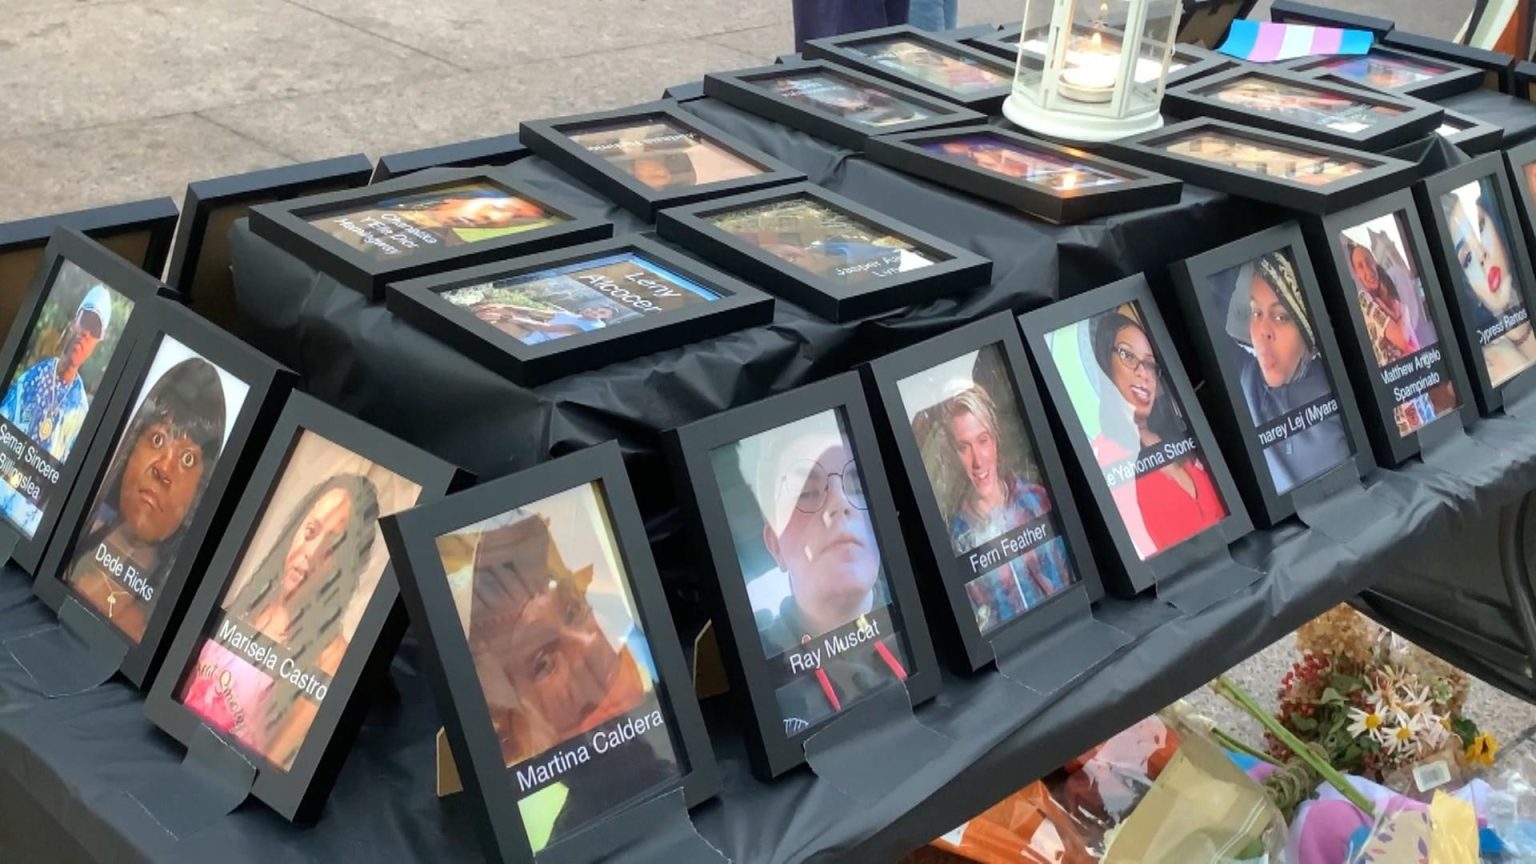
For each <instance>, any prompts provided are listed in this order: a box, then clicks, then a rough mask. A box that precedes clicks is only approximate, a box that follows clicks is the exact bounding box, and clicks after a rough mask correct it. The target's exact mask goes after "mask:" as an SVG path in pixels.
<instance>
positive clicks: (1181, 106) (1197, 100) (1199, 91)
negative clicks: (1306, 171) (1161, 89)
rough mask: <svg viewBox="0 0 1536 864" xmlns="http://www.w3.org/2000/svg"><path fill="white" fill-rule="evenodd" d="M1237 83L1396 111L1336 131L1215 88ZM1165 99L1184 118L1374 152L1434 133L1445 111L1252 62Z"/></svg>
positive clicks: (1182, 88)
mask: <svg viewBox="0 0 1536 864" xmlns="http://www.w3.org/2000/svg"><path fill="white" fill-rule="evenodd" d="M1239 81H1253V82H1262V83H1268V84H1273V85H1278V86H1284V87H1295V88H1298V89H1303V90H1312V91H1314V92H1315V93H1317V94H1319V95H1321V96H1330V97H1339V98H1344V99H1351V100H1354V101H1355V102H1357V103H1359V104H1363V105H1368V106H1370V107H1372V108H1379V109H1383V110H1391V111H1394V112H1398V113H1397V115H1396V116H1394V117H1392V118H1391V119H1384V120H1382V121H1381V122H1379V123H1377V124H1375V125H1374V126H1371V127H1369V128H1366V129H1334V128H1330V127H1329V126H1325V125H1322V124H1320V123H1303V122H1300V121H1296V120H1292V119H1288V118H1286V117H1282V116H1279V115H1277V114H1273V113H1270V112H1268V111H1261V110H1253V109H1249V108H1243V107H1239V106H1236V105H1232V104H1229V103H1226V102H1223V101H1222V100H1221V99H1219V98H1217V97H1216V96H1215V95H1213V93H1214V91H1216V90H1218V89H1220V88H1222V87H1225V86H1228V85H1231V84H1234V83H1236V82H1239ZM1163 101H1164V104H1165V105H1167V107H1168V110H1169V111H1170V112H1172V113H1173V114H1175V115H1177V116H1180V117H1214V118H1216V119H1218V120H1229V121H1232V122H1234V123H1240V124H1243V125H1246V126H1251V127H1254V128H1256V129H1268V130H1270V131H1273V132H1283V133H1285V134H1288V135H1296V136H1299V137H1303V138H1310V139H1312V140H1314V141H1320V142H1323V143H1325V144H1335V145H1338V146H1340V147H1352V148H1355V149H1359V150H1369V151H1372V152H1380V151H1383V150H1388V149H1391V148H1393V147H1396V146H1398V145H1401V144H1406V143H1408V142H1410V141H1416V140H1418V139H1419V138H1422V137H1424V136H1425V135H1430V134H1433V133H1434V131H1435V129H1436V127H1438V126H1439V125H1440V118H1441V116H1442V115H1443V112H1444V109H1442V108H1440V106H1438V105H1432V104H1430V103H1428V102H1423V101H1421V100H1417V99H1415V100H1412V101H1410V100H1405V99H1399V98H1397V97H1395V96H1392V95H1390V94H1388V93H1385V92H1383V91H1379V90H1371V89H1366V88H1360V87H1345V86H1341V85H1338V84H1335V83H1332V82H1330V81H1327V80H1324V79H1320V78H1314V77H1308V76H1305V75H1299V74H1294V73H1288V72H1283V71H1278V70H1270V69H1266V68H1262V67H1257V66H1251V65H1245V66H1241V67H1238V68H1236V69H1229V70H1227V71H1225V72H1217V73H1215V74H1213V75H1207V76H1205V77H1203V78H1200V79H1198V80H1195V81H1188V82H1185V83H1183V84H1180V85H1178V86H1175V87H1169V88H1168V90H1167V92H1166V93H1165V94H1164V95H1163Z"/></svg>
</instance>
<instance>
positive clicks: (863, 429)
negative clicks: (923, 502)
mask: <svg viewBox="0 0 1536 864" xmlns="http://www.w3.org/2000/svg"><path fill="white" fill-rule="evenodd" d="M828 411H835V412H841V415H842V419H843V422H844V423H845V424H846V425H845V428H844V434H845V435H846V439H847V443H848V444H849V445H850V446H851V447H852V448H853V452H854V457H855V458H856V459H858V460H860V462H861V463H862V464H863V465H864V466H865V467H864V468H863V469H862V470H861V471H860V476H861V477H862V478H863V481H864V490H865V497H866V500H867V502H868V507H869V513H870V522H871V525H872V527H873V529H874V533H875V537H876V541H877V543H878V544H879V549H880V555H881V559H882V565H883V566H882V569H883V570H884V572H885V574H886V580H887V583H888V588H889V594H890V606H892V607H894V609H895V610H896V613H897V614H899V616H900V620H901V626H900V630H899V631H898V632H900V633H901V634H902V636H903V638H904V639H905V641H906V645H907V650H908V655H909V656H908V662H909V664H910V667H911V668H910V669H909V670H908V674H907V675H906V679H905V680H904V681H901V680H897V681H891V682H888V683H886V684H884V685H882V686H880V687H879V688H877V689H876V690H875V691H874V692H871V693H866V694H863V695H862V696H861V697H860V698H859V699H858V700H857V701H856V702H855V703H854V704H852V705H849V706H848V707H847V708H844V709H842V710H840V711H838V712H837V714H835V715H834V716H832V717H831V718H828V719H826V720H824V721H822V722H821V723H820V724H819V725H816V726H811V727H809V728H807V729H802V730H800V731H797V732H793V733H791V732H789V731H788V730H787V729H785V726H786V724H785V722H784V719H783V717H782V715H781V712H780V710H779V706H778V704H777V701H776V696H775V691H774V688H773V682H772V681H771V679H770V674H769V668H768V662H769V658H766V657H765V656H764V649H763V645H762V642H761V637H760V636H759V635H758V630H757V624H756V622H755V620H754V615H753V612H752V609H751V608H750V599H749V597H748V595H747V589H746V583H745V582H744V581H743V578H742V568H741V564H740V562H739V560H738V558H737V556H736V550H735V544H734V540H733V539H732V537H731V536H730V526H729V524H728V522H727V520H726V516H725V504H724V501H723V496H722V495H721V493H720V487H719V483H718V478H717V477H716V475H715V472H714V469H713V467H712V463H711V458H710V453H711V451H713V450H715V449H717V448H719V447H725V446H730V445H732V444H734V443H735V442H737V441H741V440H743V439H745V438H749V437H751V436H753V435H757V434H759V433H762V432H765V431H768V430H771V429H777V428H779V427H781V426H784V425H786V424H789V423H793V422H796V421H798V420H802V419H804V418H807V417H812V416H815V415H818V414H821V413H824V412H828ZM662 440H663V444H664V447H665V450H666V453H667V457H668V461H669V462H670V463H671V465H672V469H673V473H674V477H675V479H676V485H677V490H678V494H679V497H680V500H682V501H683V502H684V505H683V506H684V510H685V512H686V514H687V515H686V518H687V519H688V520H689V524H690V526H691V531H692V532H693V536H694V538H695V548H696V550H697V553H696V554H697V556H698V560H699V561H700V562H704V563H703V566H704V567H706V568H712V571H713V574H714V579H713V580H712V581H715V582H716V583H717V586H716V587H714V588H712V589H710V590H708V591H706V592H705V593H706V594H707V596H708V598H709V603H710V604H711V607H710V608H711V620H712V621H713V623H714V626H715V629H716V633H717V638H718V639H719V640H720V647H721V655H722V659H724V661H725V666H726V670H727V672H728V673H729V676H730V682H731V688H730V692H731V697H732V700H733V701H734V702H735V708H736V715H737V716H738V717H740V718H741V723H740V725H741V726H742V729H743V733H744V737H745V739H746V744H747V752H748V756H749V757H750V760H749V761H750V762H751V766H752V771H753V773H754V774H755V775H757V776H758V777H759V778H761V779H763V780H765V781H766V780H772V779H774V778H775V777H778V776H779V775H781V774H784V773H785V772H787V771H790V770H791V769H794V768H797V767H799V766H800V765H801V764H807V765H809V766H810V769H811V771H812V772H814V773H815V774H816V775H817V776H818V777H820V778H822V779H823V780H826V781H827V782H828V783H830V784H832V785H833V786H834V787H836V788H837V789H839V790H840V791H842V792H843V793H845V794H846V795H848V796H849V797H851V798H853V799H855V800H873V799H876V798H878V797H880V796H882V795H884V794H886V793H888V792H889V790H890V789H891V788H893V787H894V786H897V785H900V783H901V782H902V781H903V780H905V779H906V778H908V777H910V776H911V775H912V774H913V773H914V772H916V771H918V770H920V768H921V766H922V765H924V764H926V763H927V762H929V761H931V759H933V758H936V757H937V756H938V755H939V754H940V753H942V752H943V751H944V749H946V748H947V747H948V746H949V744H950V739H949V738H947V737H946V736H944V735H942V734H940V733H938V732H936V731H934V730H932V729H930V728H928V727H927V726H924V725H923V724H922V723H920V722H918V720H917V717H916V715H915V714H913V712H912V709H913V706H915V705H917V704H920V703H922V702H925V701H927V700H929V699H932V698H933V697H934V696H935V695H936V694H937V693H938V690H939V687H940V677H939V676H940V672H939V668H938V659H937V657H936V655H935V654H934V650H933V643H932V642H931V641H930V640H929V635H928V627H927V623H926V622H925V620H924V616H923V610H922V604H921V602H920V600H919V597H918V591H917V586H916V582H915V579H914V578H913V574H912V572H911V569H910V565H909V563H908V559H907V554H906V545H905V541H904V539H903V537H902V532H901V529H900V524H899V522H898V518H897V514H896V505H895V502H894V500H893V499H892V497H891V491H890V487H889V486H888V485H887V483H886V479H885V476H884V474H883V472H881V471H878V470H869V468H870V467H877V466H882V465H883V462H882V460H881V457H880V451H879V443H878V439H877V437H876V434H875V428H874V423H873V422H872V421H871V419H870V414H869V408H868V404H867V403H866V402H865V398H864V390H863V385H862V383H861V382H860V380H859V375H858V374H857V373H855V372H845V373H843V374H841V375H836V376H833V377H831V378H827V379H825V380H822V381H819V382H817V383H814V384H808V385H806V386H803V387H799V388H797V389H795V390H791V391H789V392H787V393H781V394H779V395H776V396H771V397H769V398H767V399H764V400H761V401H759V402H755V403H752V404H750V405H745V406H742V407H738V408H735V409H733V410H731V411H728V412H726V413H724V414H719V415H716V416H714V417H709V418H705V419H703V420H699V421H696V422H694V423H691V424H689V425H687V426H683V427H680V428H678V429H674V430H671V431H669V432H667V433H666V434H665V436H664V437H663V439H662ZM897 685H900V686H897Z"/></svg>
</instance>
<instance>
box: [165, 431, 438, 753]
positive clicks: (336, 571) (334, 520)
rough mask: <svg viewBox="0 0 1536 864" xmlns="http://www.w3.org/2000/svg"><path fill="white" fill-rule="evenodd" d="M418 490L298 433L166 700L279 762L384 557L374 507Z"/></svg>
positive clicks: (382, 509) (309, 716) (327, 681)
mask: <svg viewBox="0 0 1536 864" xmlns="http://www.w3.org/2000/svg"><path fill="white" fill-rule="evenodd" d="M420 494H421V487H420V486H418V485H417V484H415V483H412V482H411V481H409V480H407V479H405V478H404V477H401V476H399V475H398V474H395V473H394V472H392V471H390V470H389V469H387V468H385V467H383V466H381V465H378V464H376V463H374V462H372V461H370V460H368V459H365V458H363V457H362V456H359V455H357V454H355V453H353V452H351V451H350V450H347V449H346V448H345V447H342V446H341V445H339V444H336V443H334V442H332V441H330V440H328V439H326V438H324V437H322V436H320V435H318V434H316V433H314V432H310V431H308V430H304V431H302V432H300V434H299V435H298V436H297V439H296V441H295V442H294V444H293V446H292V449H291V450H290V451H289V455H288V461H287V463H286V464H285V465H284V466H283V470H282V472H281V474H280V476H279V478H278V480H277V484H276V487H275V488H274V489H273V490H272V493H271V495H270V497H269V498H268V500H267V503H266V506H265V508H264V510H263V511H262V514H261V516H260V517H259V519H258V520H257V525H256V528H255V530H254V531H253V532H252V533H251V535H250V538H249V542H248V544H247V545H246V547H245V552H244V554H243V556H242V558H241V560H240V562H239V564H238V565H236V568H235V573H234V578H233V579H231V580H230V581H229V583H228V586H227V587H226V588H225V590H224V596H223V598H222V599H221V601H220V602H219V608H218V610H216V612H215V614H214V615H213V616H212V620H211V621H209V622H208V626H207V629H206V630H205V631H204V635H203V641H202V644H201V645H200V647H199V649H198V651H197V653H196V654H195V655H194V656H193V658H192V661H191V663H190V665H189V666H188V668H187V669H185V670H184V671H183V672H182V677H181V681H180V683H178V685H177V687H176V692H175V697H174V698H175V699H176V701H178V702H180V703H182V704H184V705H186V706H187V708H188V709H190V710H191V711H192V712H193V713H194V714H196V715H198V717H200V718H201V719H202V720H203V722H205V723H207V724H208V725H209V726H211V727H213V728H214V729H217V730H219V731H220V732H223V733H225V734H227V735H229V736H230V737H231V738H233V739H234V740H236V741H239V742H240V743H241V744H242V745H244V746H245V747H247V748H249V749H250V750H251V751H252V752H253V753H256V754H258V755H260V756H261V757H262V758H264V759H266V761H267V762H269V763H271V764H272V765H273V766H274V767H276V768H277V769H278V770H279V771H287V770H289V769H290V768H291V767H292V766H293V761H294V759H295V758H296V757H297V756H298V754H299V751H300V750H301V749H302V747H303V745H304V742H305V740H306V739H307V738H308V736H309V731H310V727H311V726H312V725H313V724H314V722H315V718H316V717H317V716H318V715H319V712H320V706H321V704H322V703H323V702H324V701H325V697H326V694H327V692H328V691H329V689H330V685H331V680H332V678H333V677H334V676H335V675H336V673H337V671H338V670H339V669H340V668H341V665H342V663H343V661H344V660H345V659H346V657H347V655H348V652H349V649H350V648H351V644H352V636H353V634H354V633H355V632H356V630H357V626H358V622H359V621H361V620H362V617H363V613H364V612H365V611H366V610H367V608H368V604H369V602H370V601H371V600H372V599H373V595H374V591H375V590H376V589H377V588H378V585H379V579H380V577H382V576H383V574H384V568H385V566H387V565H388V563H389V553H388V551H387V550H386V549H385V548H384V540H383V538H382V537H381V536H380V535H379V526H378V522H379V517H380V516H382V515H388V514H391V513H396V512H399V511H401V510H404V509H406V508H409V507H412V506H414V505H415V503H416V499H417V497H418V496H420ZM209 578H213V577H209ZM372 647H373V646H371V645H364V646H360V648H361V650H364V651H367V650H371V649H372Z"/></svg>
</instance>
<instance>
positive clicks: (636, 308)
mask: <svg viewBox="0 0 1536 864" xmlns="http://www.w3.org/2000/svg"><path fill="white" fill-rule="evenodd" d="M385 304H386V305H387V306H388V307H389V309H390V311H392V312H394V313H395V314H396V315H399V316H400V317H401V318H403V319H404V320H406V321H408V322H410V323H411V324H412V325H413V326H415V327H416V328H417V329H419V330H422V331H423V332H426V333H429V334H431V335H433V336H435V337H437V338H438V339H440V340H442V341H443V342H444V343H446V344H448V345H452V346H454V347H455V348H458V349H459V350H461V351H463V352H464V353H465V354H466V355H468V356H469V357H472V358H474V359H475V360H476V361H477V362H479V363H480V364H482V365H484V366H486V367H487V368H489V369H493V370H495V371H496V372H498V373H500V374H502V375H505V376H506V377H507V378H508V379H510V380H512V381H515V382H517V383H518V384H522V385H524V386H534V385H537V384H542V383H544V382H546V381H552V380H554V379H556V378H560V377H564V376H566V375H572V374H575V373H577V372H584V371H586V370H588V369H595V368H597V367H599V366H605V365H607V364H609V363H616V362H619V361H621V360H628V359H630V358H633V357H640V356H644V355H646V354H652V353H655V352H657V351H664V350H667V349H670V348H676V347H679V346H681V345H685V344H688V343H690V342H697V341H701V340H703V339H708V338H710V337H713V336H719V335H722V334H725V333H729V332H731V331H733V330H739V329H741V328H743V327H753V326H756V325H759V324H767V323H768V322H769V321H772V320H773V298H772V297H770V296H768V295H767V294H764V293H762V292H761V291H758V290H757V289H756V288H753V287H752V286H750V285H748V284H746V283H744V282H742V281H740V280H737V279H734V278H732V277H730V276H727V275H726V274H724V273H722V272H720V271H719V270H716V269H714V268H713V267H708V266H706V265H704V264H700V263H698V262H697V261H694V260H693V259H691V258H689V257H687V256H685V255H683V254H681V253H679V252H676V251H673V250H672V249H671V248H669V247H666V246H663V245H661V244H660V243H657V242H656V241H654V240H650V239H647V238H645V237H642V236H640V235H630V236H628V237H625V238H622V239H619V240H600V241H598V242H596V243H585V244H582V245H580V246H573V247H571V248H569V249H561V250H559V251H556V252H546V253H544V254H543V255H531V256H527V257H523V258H518V259H516V260H513V261H507V262H505V263H500V264H486V265H482V266H480V267H472V268H470V269H468V270H454V271H452V272H449V273H444V274H442V275H439V276H426V277H423V278H421V279H412V280H409V281H406V282H396V283H394V284H391V285H390V286H389V290H388V293H387V294H386V295H385Z"/></svg>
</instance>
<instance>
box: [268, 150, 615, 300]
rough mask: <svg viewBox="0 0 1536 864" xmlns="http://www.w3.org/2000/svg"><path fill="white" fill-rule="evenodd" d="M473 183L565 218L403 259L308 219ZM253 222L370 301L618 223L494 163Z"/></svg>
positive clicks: (303, 203)
mask: <svg viewBox="0 0 1536 864" xmlns="http://www.w3.org/2000/svg"><path fill="white" fill-rule="evenodd" d="M470 183H483V184H489V185H492V186H496V187H498V188H500V189H502V190H504V191H506V192H507V193H509V194H510V195H514V196H516V197H517V198H520V199H522V200H524V201H528V202H530V203H532V204H534V205H536V206H538V207H539V209H540V210H542V211H543V212H545V213H548V214H552V215H556V216H560V217H562V218H563V219H564V221H562V222H560V223H559V224H555V225H549V226H545V227H540V228H532V229H529V230H524V231H519V232H516V233H513V234H508V235H505V236H501V237H495V238H491V239H485V240H479V241H476V242H472V243H466V244H464V245H462V246H448V247H444V248H439V249H418V250H417V251H415V252H412V253H409V254H406V255H402V256H400V260H398V261H388V260H382V259H379V258H375V257H373V256H371V255H370V254H368V253H366V252H363V251H360V250H357V249H353V248H352V247H350V246H348V245H347V244H346V243H343V242H342V241H340V240H338V239H336V238H335V237H332V236H330V235H328V234H326V233H324V232H322V231H320V230H319V229H318V228H315V227H314V226H313V225H311V224H310V223H309V222H308V221H307V219H309V218H311V217H316V218H318V217H320V216H321V215H323V214H326V213H345V212H347V211H348V210H349V209H352V208H356V209H362V208H365V207H367V206H368V205H369V204H371V203H373V202H376V201H381V200H385V199H389V198H394V197H400V196H403V195H411V194H422V193H429V192H432V191H434V190H437V189H448V188H452V187H456V186H462V185H465V184H470ZM250 219H251V223H250V224H251V231H253V232H254V233H255V234H256V236H258V237H261V238H263V239H265V240H269V241H271V242H272V243H274V244H276V245H277V246H278V248H280V249H282V250H283V251H285V252H287V253H288V254H290V255H293V256H294V257H296V258H298V259H299V260H301V261H303V262H305V263H306V264H309V265H310V266H312V267H315V268H317V269H319V270H321V271H324V272H325V273H327V274H329V275H331V276H332V277H333V278H335V279H336V281H338V282H340V283H341V284H342V285H345V286H346V287H348V288H351V289H352V290H354V291H357V292H359V293H361V294H362V295H363V296H364V297H367V298H368V299H370V300H380V299H382V298H383V296H384V286H385V285H386V284H388V283H390V282H397V281H400V280H403V279H413V278H416V277H418V276H427V275H430V274H432V273H437V272H440V271H443V270H452V269H457V268H460V267H472V266H474V265H476V264H484V263H486V262H488V261H494V260H499V259H502V258H512V257H515V256H518V255H529V254H532V253H535V252H544V251H547V250H549V249H554V248H558V247H560V246H569V245H574V244H576V243H585V242H588V241H591V240H602V239H605V238H607V237H611V236H613V224H612V223H610V222H607V221H605V220H602V219H594V218H591V217H585V216H577V215H574V214H573V213H572V212H570V211H569V210H568V209H566V208H565V207H562V206H560V205H559V204H557V203H555V202H554V201H552V200H551V199H550V198H549V196H546V195H544V194H543V193H542V192H537V191H533V190H531V189H529V188H528V185H527V184H526V183H524V182H522V181H519V180H515V179H512V178H511V177H509V176H507V175H506V174H504V173H502V172H501V171H498V170H497V169H493V168H491V169H482V168H468V169H442V170H440V171H437V172H434V173H433V175H432V176H431V177H430V178H425V179H424V178H421V177H418V176H415V175H406V176H405V177H400V178H397V179H394V180H386V181H384V182H383V183H378V184H374V185H372V186H366V187H364V188H362V189H352V190H345V191H342V192H332V193H329V194H326V195H312V196H308V197H305V198H296V199H293V200H289V201H276V202H271V203H268V204H260V205H257V206H255V207H252V208H251V216H250Z"/></svg>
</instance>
